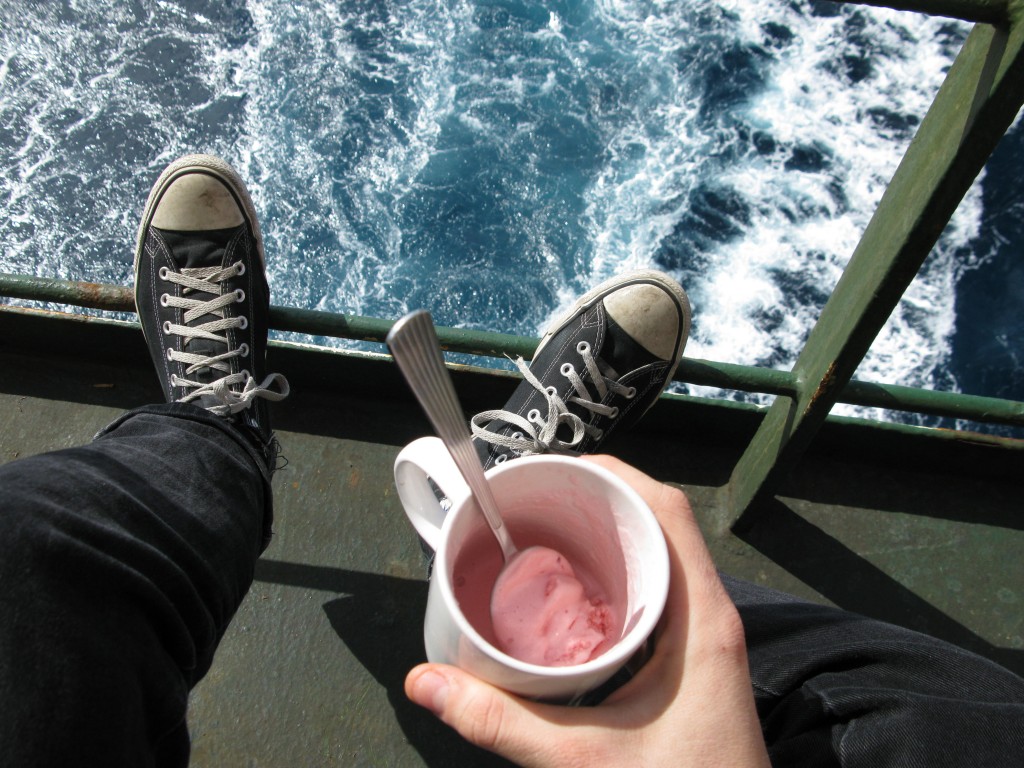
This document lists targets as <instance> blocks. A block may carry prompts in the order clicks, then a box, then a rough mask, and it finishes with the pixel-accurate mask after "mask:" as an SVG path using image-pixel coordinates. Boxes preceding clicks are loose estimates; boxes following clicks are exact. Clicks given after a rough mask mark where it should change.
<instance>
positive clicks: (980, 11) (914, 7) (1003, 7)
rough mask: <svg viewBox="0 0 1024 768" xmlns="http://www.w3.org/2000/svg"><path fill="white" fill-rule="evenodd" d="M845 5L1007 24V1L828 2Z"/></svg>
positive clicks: (849, 0) (903, 0) (858, 0)
mask: <svg viewBox="0 0 1024 768" xmlns="http://www.w3.org/2000/svg"><path fill="white" fill-rule="evenodd" d="M829 2H833V3H844V4H846V5H873V6H876V7H879V8H892V9H893V10H896V11H913V12H915V13H924V14H928V15H930V16H945V17H947V18H951V19H961V20H962V21H972V22H981V23H983V24H1006V23H1008V22H1009V18H1010V11H1009V0H829Z"/></svg>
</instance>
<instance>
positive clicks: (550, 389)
mask: <svg viewBox="0 0 1024 768" xmlns="http://www.w3.org/2000/svg"><path fill="white" fill-rule="evenodd" d="M544 391H545V392H547V393H548V395H549V396H550V397H554V396H555V395H557V394H558V389H556V388H555V387H548V388H547V389H545V390H544Z"/></svg>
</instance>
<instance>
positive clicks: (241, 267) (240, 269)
mask: <svg viewBox="0 0 1024 768" xmlns="http://www.w3.org/2000/svg"><path fill="white" fill-rule="evenodd" d="M244 274H245V262H244V261H239V262H236V263H235V275H237V276H238V277H241V276H242V275H244Z"/></svg>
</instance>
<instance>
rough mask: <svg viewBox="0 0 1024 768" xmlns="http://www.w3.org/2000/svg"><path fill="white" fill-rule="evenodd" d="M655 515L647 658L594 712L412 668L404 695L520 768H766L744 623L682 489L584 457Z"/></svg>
mask: <svg viewBox="0 0 1024 768" xmlns="http://www.w3.org/2000/svg"><path fill="white" fill-rule="evenodd" d="M582 460H584V461H593V462H594V463H596V464H599V465H600V466H602V467H604V468H605V469H608V470H610V471H611V472H613V473H615V474H616V475H618V476H619V477H620V478H622V479H623V480H625V481H626V482H627V483H628V484H629V485H630V486H632V487H633V489H634V490H635V491H636V492H637V493H639V494H640V496H641V497H642V498H643V499H644V501H645V502H647V504H648V506H650V508H651V509H652V510H653V511H654V514H655V516H656V517H657V518H658V521H659V523H660V524H661V527H662V529H663V530H664V532H665V539H666V541H667V542H668V550H669V567H670V583H669V591H668V602H667V604H666V606H665V612H664V614H663V616H662V619H661V622H660V623H659V625H658V628H657V629H656V630H655V638H656V641H657V642H656V644H655V652H654V655H653V656H652V657H651V658H650V660H648V662H647V663H646V664H645V665H644V666H643V668H642V669H641V670H640V671H639V672H638V673H637V675H636V676H635V677H634V678H633V679H632V680H630V681H629V682H628V683H627V684H626V685H624V686H622V687H621V688H619V689H618V690H617V691H615V692H614V693H613V694H612V695H611V696H609V697H608V698H607V699H606V700H605V701H604V702H602V703H601V704H600V705H598V706H596V707H579V708H575V707H564V706H559V705H555V704H545V703H540V702H534V701H526V700H524V699H521V698H519V697H517V696H514V695H512V694H509V693H507V692H505V691H502V690H500V689H498V688H495V687H493V686H491V685H488V684H487V683H485V682H483V681H481V680H478V679H477V678H475V677H473V676H472V675H470V674H468V673H466V672H463V671H462V670H460V669H458V668H456V667H451V666H446V665H441V664H421V665H419V666H417V667H416V668H414V669H413V670H412V671H410V672H409V674H408V676H407V677H406V680H405V692H406V695H407V696H408V697H409V698H410V699H411V700H412V701H414V702H416V703H417V704H420V705H421V706H423V707H426V708H427V709H429V710H430V711H432V712H433V713H434V714H435V715H437V716H438V717H439V718H440V719H441V720H442V721H444V722H445V723H447V724H448V725H450V726H451V727H452V728H454V729H455V730H456V731H458V732H459V733H460V734H461V735H462V736H463V738H465V739H466V740H467V741H469V742H471V743H473V744H476V745H477V746H479V747H483V748H484V749H488V750H490V751H492V752H496V753H497V754H499V755H502V756H503V757H505V758H508V759H509V760H512V761H514V762H517V763H519V764H521V765H524V766H537V767H538V768H544V767H546V766H560V767H562V766H583V765H599V766H602V768H604V767H605V766H620V765H622V766H626V765H628V766H637V765H640V766H660V765H671V766H685V767H686V768H692V767H695V766H768V765H769V761H768V754H767V750H766V749H765V745H764V739H763V737H762V735H761V726H760V723H759V721H758V718H757V711H756V709H755V707H754V695H753V689H752V687H751V683H750V671H749V668H748V665H747V651H746V643H745V641H744V636H743V625H742V624H741V622H740V618H739V614H738V612H737V611H736V607H735V606H734V605H733V603H732V601H731V600H730V599H729V596H728V595H727V594H726V591H725V588H724V587H723V586H722V582H721V580H720V579H719V578H718V573H717V571H716V569H715V566H714V563H713V562H712V560H711V553H710V552H709V551H708V548H707V545H706V544H705V542H704V538H703V536H702V535H701V532H700V529H699V527H698V526H697V521H696V519H695V518H694V515H693V511H692V509H691V508H690V502H689V501H688V500H687V498H686V496H685V494H683V492H682V491H680V490H677V489H675V488H672V487H670V486H667V485H663V484H662V483H659V482H657V481H656V480H653V479H652V478H650V477H648V476H647V475H645V474H643V473H642V472H640V471H639V470H637V469H634V468H633V467H631V466H629V465H627V464H624V463H623V462H621V461H618V460H617V459H614V458H612V457H610V456H589V457H584V458H583V459H582Z"/></svg>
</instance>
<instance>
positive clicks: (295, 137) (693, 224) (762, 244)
mask: <svg viewBox="0 0 1024 768" xmlns="http://www.w3.org/2000/svg"><path fill="white" fill-rule="evenodd" d="M0 13H2V14H3V19H4V24H3V26H2V28H0V200H2V201H3V207H4V209H5V211H6V216H4V217H3V220H2V221H0V241H2V242H3V244H4V245H3V248H2V249H0V269H2V270H3V271H9V272H22V273H30V274H39V275H56V276H60V277H64V278H69V279H88V280H102V281H109V282H114V283H121V284H126V285H127V284H130V282H131V248H132V243H133V237H134V230H135V226H136V221H137V217H138V215H139V212H140V210H141V207H142V202H143V200H144V199H145V195H146V193H147V191H148V187H149V185H150V184H151V183H152V181H153V180H154V179H155V177H156V175H157V174H158V173H159V171H160V169H161V168H162V167H163V165H165V164H166V163H167V162H169V161H170V160H172V159H173V158H174V157H176V156H177V155H180V154H184V153H186V152H190V151H196V150H202V151H211V152H215V153H218V154H220V155H222V156H224V157H225V158H226V159H228V160H229V161H230V162H232V163H233V164H235V165H236V166H237V167H238V168H239V170H240V171H241V172H242V174H243V176H245V178H246V179H248V180H249V182H250V185H251V191H252V193H253V197H254V199H255V201H256V205H257V208H258V210H259V211H260V214H261V219H262V222H263V227H264V232H265V235H266V241H267V254H268V260H269V270H270V277H271V281H272V285H273V291H274V302H275V303H279V304H288V305H293V306H299V307H309V308H316V309H323V310H329V311H337V312H347V313H356V314H364V315H373V316H380V317H385V318H397V317H398V316H400V315H401V314H403V313H404V312H405V311H407V310H409V309H412V308H417V307H425V308H427V309H429V310H431V312H432V313H433V314H434V316H435V320H436V321H437V322H438V323H440V324H444V325H451V326H462V327H470V328H480V329H487V330H498V331H505V332H510V333H516V334H524V335H529V334H537V333H539V332H540V331H541V330H542V329H543V327H544V326H545V325H546V323H547V322H548V320H549V319H550V318H551V316H552V315H553V314H555V313H556V312H558V311H559V310H560V309H561V308H564V307H565V306H566V305H567V304H568V303H569V302H571V300H572V298H573V297H574V296H575V295H577V294H579V293H580V292H582V291H584V290H586V289H587V288H588V287H590V286H591V285H593V284H594V283H596V282H598V281H599V280H601V279H604V278H605V277H608V276H610V275H612V274H615V273H617V272H619V271H622V270H625V269H631V268H651V267H653V268H659V269H664V270H666V271H668V272H670V273H671V274H673V275H674V276H675V277H676V278H678V279H679V280H680V281H681V282H682V283H683V284H684V286H685V287H686V288H687V290H688V292H689V293H690V296H691V298H692V300H693V303H694V308H695V316H694V331H693V335H692V337H691V341H690V344H689V346H688V348H687V353H688V354H690V355H692V356H697V357H705V358H711V359H716V360H724V361H729V362H735V363H743V364H756V365H768V366H773V367H779V368H788V367H789V366H791V365H792V362H793V360H794V359H795V355H796V353H797V352H798V350H799V348H800V346H801V344H802V342H803V340H804V339H805V337H806V334H807V332H808V330H809V329H810V327H811V326H812V325H813V323H814V320H815V319H816V317H817V314H818V312H819V311H820V308H821V306H822V305H823V302H824V300H825V299H826V297H827V296H828V293H829V292H830V291H831V289H832V287H833V286H834V284H835V281H836V280H837V279H838V276H839V274H840V272H841V270H842V268H843V266H844V265H845V262H846V259H847V258H848V256H849V254H850V253H851V252H852V250H853V247H854V245H855V244H856V242H857V240H858V238H859V236H860V233H861V231H862V230H863V227H864V226H865V224H866V222H867V220H868V218H869V216H870V214H871V212H872V211H873V209H874V206H875V204H876V203H877V201H878V199H879V197H880V196H881V193H882V191H883V190H884V187H885V184H886V183H887V181H888V179H889V178H890V177H891V174H892V172H893V171H894V169H895V167H896V164H897V163H898V161H899V158H900V157H901V155H902V153H903V151H904V150H905V148H906V146H907V144H908V143H909V141H910V138H911V136H912V135H913V132H914V130H915V129H916V127H917V124H918V121H919V119H920V116H921V115H922V114H923V113H924V110H925V109H926V108H927V105H928V103H929V102H930V100H931V98H932V97H933V96H934V93H935V91H936V90H937V88H938V85H939V83H940V81H941V78H942V76H943V74H944V70H945V69H946V68H947V67H948V66H949V64H950V62H951V61H952V59H953V57H954V56H955V54H956V52H957V50H958V49H959V46H960V44H961V43H962V41H963V39H964V37H965V35H966V32H967V27H966V25H963V24H960V23H957V22H952V21H949V20H943V19H928V18H924V17H920V16H917V15H914V14H908V13H897V12H893V11H886V10H881V9H873V8H866V7H864V8H857V7H852V6H851V7H844V6H841V5H837V4H833V3H825V2H823V3H816V2H783V0H761V1H760V2H751V1H749V0H742V1H741V0H734V1H732V2H710V1H708V0H691V2H686V3H675V2H673V3H666V2H642V1H640V0H618V1H617V2H615V1H612V0H608V1H606V2H579V1H578V2H547V3H540V2H477V3H471V2H435V1H432V0H408V1H407V2H394V1H393V0H362V1H361V2H346V3H330V2H322V1H318V2H311V1H308V0H307V1H306V2H302V1H301V0H300V1H295V0H250V1H249V2H212V1H211V2H197V1H196V0H187V1H186V0H177V1H173V2H172V1H168V2H143V1H142V0H136V1H135V2H123V1H122V0H79V1H78V2H70V1H69V2H47V3H31V4H26V3H23V2H12V1H11V0H0ZM1022 147H1024V131H1022V130H1021V129H1020V128H1017V129H1015V130H1014V131H1013V132H1012V133H1011V135H1010V136H1009V137H1008V140H1007V141H1006V142H1005V143H1004V147H1003V148H1001V149H1000V153H1001V154H1000V156H999V157H1000V162H999V163H995V164H993V166H992V169H991V170H990V171H988V173H987V175H985V176H984V178H983V179H982V181H981V182H980V183H979V184H977V185H975V187H974V189H973V190H972V191H971V193H970V194H969V195H968V198H967V199H966V200H965V202H964V203H963V205H961V208H960V210H959V211H958V214H957V216H956V218H955V219H954V221H953V223H952V225H951V226H950V227H949V228H948V230H947V232H946V233H945V235H944V236H943V239H942V241H941V242H940V244H939V246H938V247H937V248H936V250H935V252H934V253H933V254H932V256H931V257H930V258H929V260H928V262H927V264H926V266H925V269H924V270H923V271H922V273H921V275H920V276H919V277H918V279H917V280H915V282H914V284H913V286H912V287H911V289H910V291H909V292H908V294H907V296H906V298H905V299H904V301H903V302H902V303H901V305H900V307H899V309H898V310H897V312H896V313H895V314H894V316H893V318H892V319H891V321H890V323H889V324H888V325H887V327H886V329H885V330H884V331H883V333H882V334H881V335H880V337H879V339H878V340H877V341H876V343H875V345H874V347H873V348H872V350H871V352H870V354H869V355H868V358H867V359H866V360H865V362H864V364H863V365H862V367H861V369H860V371H858V374H857V375H858V377H859V378H865V379H869V380H875V381H887V382H897V383H903V384H908V385H912V386H925V387H933V388H938V389H952V390H957V389H959V390H963V391H967V392H972V393H975V394H997V395H1000V396H1003V397H1010V398H1015V399H1024V365H1022V363H1024V360H1022V356H1024V328H1022V322H1021V320H1020V316H1021V313H1020V312H1019V307H1020V305H1021V299H1022V298H1024V266H1022V264H1024V262H1022V260H1021V259H1020V254H1021V250H1022V245H1024V231H1022V225H1021V223H1020V222H1021V221H1024V217H1022V216H1021V213H1022V212H1024V211H1022V209H1024V198H1022V193H1021V191H1020V189H1019V184H1018V178H1019V176H1020V168H1021V164H1022V162H1021V161H1022V159H1024V149H1022ZM319 341H322V340H319ZM331 343H339V342H331ZM695 391H699V392H702V393H703V392H704V391H703V390H695ZM708 394H715V395H720V394H721V393H708ZM845 412H853V411H852V409H848V410H846V411H845ZM890 417H891V415H890Z"/></svg>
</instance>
